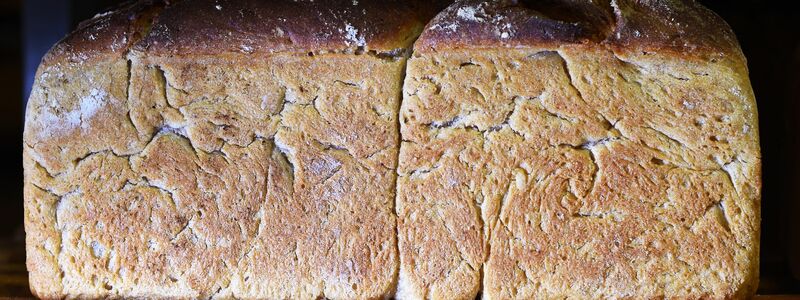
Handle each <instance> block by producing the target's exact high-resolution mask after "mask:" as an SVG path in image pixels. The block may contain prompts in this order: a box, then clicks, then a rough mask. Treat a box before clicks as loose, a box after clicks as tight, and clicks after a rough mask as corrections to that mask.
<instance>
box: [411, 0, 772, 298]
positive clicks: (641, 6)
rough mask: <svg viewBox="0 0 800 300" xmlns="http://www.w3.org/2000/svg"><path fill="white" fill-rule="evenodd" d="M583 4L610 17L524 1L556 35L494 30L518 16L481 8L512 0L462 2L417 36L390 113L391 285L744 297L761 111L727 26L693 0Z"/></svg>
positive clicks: (750, 288)
mask: <svg viewBox="0 0 800 300" xmlns="http://www.w3.org/2000/svg"><path fill="white" fill-rule="evenodd" d="M523 2H524V1H523ZM557 2H559V3H562V4H567V3H570V2H572V1H557ZM498 3H506V4H508V3H511V4H513V5H511V8H503V9H498V7H501V6H500V4H498ZM584 3H587V2H584ZM514 5H516V6H514ZM592 5H594V6H595V7H596V8H597V9H598V10H597V14H586V13H584V14H578V15H580V16H583V17H586V16H592V15H595V16H602V15H603V12H604V11H608V12H609V13H612V12H613V13H614V17H613V22H611V23H607V24H606V23H603V22H600V23H596V21H597V20H603V19H602V18H599V19H593V20H595V21H594V22H593V21H588V22H580V21H578V22H573V23H570V24H572V25H574V26H579V27H571V26H569V25H564V24H561V23H558V22H556V21H552V19H558V18H556V17H554V16H555V15H556V14H554V13H553V12H552V11H551V12H550V13H549V14H548V15H549V16H551V18H549V19H544V17H541V16H540V15H537V13H536V12H535V10H536V9H540V8H534V7H530V6H528V7H527V8H526V9H529V10H528V15H529V16H530V18H539V19H540V20H538V21H539V22H551V25H552V26H550V27H547V26H545V27H544V28H554V30H555V31H556V32H554V33H548V34H544V33H541V32H536V31H534V30H527V31H524V30H523V33H525V34H528V36H526V35H524V34H523V35H520V36H521V37H522V38H517V39H515V37H514V36H512V35H510V34H509V35H505V37H506V38H507V39H505V40H504V39H503V38H502V37H503V36H504V35H503V34H502V31H499V30H498V29H497V28H524V27H514V25H515V24H512V25H508V26H497V24H501V23H498V22H496V21H495V20H503V19H507V18H509V17H508V16H510V15H513V11H514V10H515V9H516V10H519V9H522V8H521V7H523V6H524V5H523V4H521V3H517V2H512V1H509V2H491V3H489V4H485V3H479V2H477V1H474V2H473V1H462V2H459V3H456V4H454V5H453V6H451V7H450V8H448V10H446V11H445V12H443V13H442V15H440V16H439V17H437V18H436V19H435V20H434V21H433V22H432V24H431V25H429V26H428V28H427V29H426V31H424V32H423V33H422V35H421V39H420V41H419V42H418V43H417V46H416V48H415V49H416V50H417V53H415V55H414V56H413V58H412V59H411V60H410V61H409V67H408V72H407V77H406V82H405V84H406V85H405V87H404V93H405V97H404V101H403V106H402V107H401V111H400V114H401V118H400V119H401V134H402V137H403V140H404V143H402V145H401V150H400V160H399V167H398V174H399V179H398V187H397V189H398V200H397V201H398V203H397V207H398V234H399V237H398V239H399V241H400V243H399V245H400V257H401V267H400V270H401V271H400V272H401V274H400V276H401V277H400V283H399V285H400V286H401V287H403V289H402V292H403V294H402V296H405V297H408V298H471V297H474V295H475V290H476V289H477V288H479V287H480V288H481V289H482V292H483V295H482V297H485V298H487V299H496V298H497V299H505V298H553V297H568V298H614V297H641V298H663V297H666V298H672V297H676V298H706V297H707V298H743V297H747V296H750V295H752V294H753V293H754V292H755V288H756V286H757V285H758V253H759V245H758V236H759V219H760V212H759V211H760V188H761V178H760V176H761V171H760V166H761V157H760V150H759V144H758V130H757V124H758V120H757V113H756V104H755V99H754V96H753V93H752V89H751V88H750V83H749V81H748V79H747V67H746V65H745V61H744V59H743V57H742V55H741V52H740V51H739V48H738V45H737V43H736V41H735V39H734V38H733V35H732V34H731V32H730V29H729V28H728V27H727V25H726V24H725V23H724V22H723V21H721V20H720V19H719V18H718V17H716V16H715V15H713V13H711V12H709V11H708V10H706V9H705V8H702V7H701V6H699V5H698V4H696V3H694V2H693V1H622V0H621V1H611V2H610V3H605V4H603V3H600V2H599V1H597V2H596V3H595V4H592ZM575 7H577V6H573V7H572V8H573V9H574V8H575ZM585 7H591V6H585ZM580 11H584V12H585V11H587V10H580ZM589 11H592V10H591V9H589ZM459 18H460V19H459ZM573 18H575V15H573ZM543 20H544V21H543ZM584 20H592V19H591V18H584ZM526 22H528V21H523V22H522V24H529V23H526ZM699 22H709V23H708V24H703V25H700V24H699ZM694 23H698V27H697V28H699V29H694V28H691V27H692V24H694ZM454 24H455V25H454ZM603 26H607V27H606V29H603V28H604V27H603ZM462 27H464V28H469V29H465V30H466V31H465V32H460V29H459V28H462ZM444 28H456V29H458V30H455V33H453V34H448V33H446V32H445V34H442V31H443V29H444ZM536 28H543V27H541V26H540V27H535V28H534V29H536ZM574 28H585V29H584V31H583V32H592V31H591V30H590V29H591V28H596V29H597V30H595V31H594V32H597V33H600V35H599V36H598V35H592V34H584V35H580V34H576V32H580V31H576V30H574ZM469 30H474V31H477V32H478V34H476V35H471V34H470V33H469ZM518 32H519V31H518ZM487 33H489V34H487ZM453 224H459V225H460V227H458V226H453ZM480 275H482V282H480V283H476V282H475V280H474V279H475V278H477V277H478V276H480Z"/></svg>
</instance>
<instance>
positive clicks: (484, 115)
mask: <svg viewBox="0 0 800 300" xmlns="http://www.w3.org/2000/svg"><path fill="white" fill-rule="evenodd" d="M192 2H194V3H192ZM434 2H435V1H434ZM545 2H547V3H549V4H548V5H541V4H537V3H539V2H536V1H520V2H517V1H496V2H486V3H484V2H479V1H459V2H457V3H455V4H452V5H450V6H449V7H448V8H446V9H444V10H442V12H441V13H440V14H439V16H437V17H436V18H433V21H431V22H430V23H429V24H428V25H427V26H423V24H424V23H425V22H427V18H430V17H431V16H432V14H434V13H435V12H438V11H439V9H438V8H437V4H430V3H427V4H421V3H422V1H420V2H416V1H411V2H407V3H404V2H403V1H398V2H394V1H389V2H380V3H379V2H375V1H365V0H359V1H353V0H347V1H338V2H335V3H334V2H331V3H328V4H324V5H323V4H320V3H317V2H316V1H299V2H295V1H285V3H284V2H280V3H279V2H275V3H276V4H275V6H274V12H272V11H271V10H269V9H268V8H269V7H270V6H268V5H267V6H265V5H264V3H263V2H259V1H254V0H253V1H250V0H242V1H203V0H198V1H191V0H186V1H178V2H173V3H171V4H168V3H162V2H159V1H139V2H136V3H132V4H127V5H126V6H122V7H119V8H117V9H115V10H114V11H112V12H110V13H105V14H100V15H98V16H96V17H95V18H94V19H92V20H90V21H87V22H84V23H82V25H81V27H80V28H79V29H78V30H77V31H76V32H74V33H73V34H71V35H70V36H68V37H67V38H65V39H64V40H63V41H61V42H60V43H59V44H57V45H56V46H54V48H53V50H51V52H50V53H49V54H48V56H47V57H46V58H45V59H44V60H43V63H42V65H41V66H40V68H39V71H38V73H37V78H36V83H35V86H34V89H33V91H32V93H31V98H30V100H29V102H28V108H27V114H26V123H25V132H24V149H23V163H24V169H25V183H24V192H25V230H26V244H27V256H28V257H27V265H28V270H29V273H30V284H31V289H32V291H33V292H34V293H35V294H36V295H37V296H38V297H41V298H64V297H69V298H98V297H112V298H117V297H126V298H140V297H141V298H150V297H156V298H247V299H257V298H258V299H288V298H292V299H320V298H329V299H376V298H392V297H394V298H399V299H474V298H475V297H476V296H478V295H480V296H481V297H483V298H487V299H510V298H517V299H531V298H579V299H584V298H626V297H633V298H661V297H666V298H740V297H746V296H748V295H751V294H752V293H753V292H754V291H755V288H756V286H757V278H758V235H759V218H760V212H759V208H760V188H761V178H760V165H761V162H760V160H761V158H760V151H759V146H758V124H757V113H756V106H755V100H754V97H753V93H752V90H751V88H750V83H749V81H748V77H747V69H746V66H745V63H744V59H743V56H742V55H741V52H740V51H739V50H738V45H736V42H735V40H732V42H731V40H730V39H727V38H726V37H725V36H724V35H725V34H726V32H729V29H727V25H725V24H724V22H723V23H721V24H713V25H710V26H712V27H708V28H706V29H704V30H706V31H707V32H706V33H705V34H703V33H701V32H699V31H696V30H691V29H687V28H688V27H687V28H684V29H680V28H683V27H680V26H677V27H676V25H671V24H672V23H670V22H674V23H682V24H692V23H691V22H690V21H687V20H683V19H679V20H677V21H669V22H667V21H664V22H661V21H658V20H662V21H663V20H666V19H668V18H670V17H673V15H672V14H667V13H664V12H663V10H664V9H667V10H670V11H676V12H684V13H681V14H677V13H675V15H685V12H689V13H690V14H694V15H696V16H705V15H706V14H710V15H712V16H713V17H715V18H718V17H716V16H715V15H713V13H710V12H707V11H706V10H704V8H702V7H699V6H698V5H696V4H694V2H692V1H689V0H669V1H649V2H648V1H644V2H642V3H644V4H641V3H639V2H634V1H630V2H626V1H621V0H620V1H616V0H615V1H611V3H606V2H604V1H593V2H592V1H587V2H586V3H583V2H581V3H573V2H574V1H566V0H563V1H545ZM551 2H552V3H551ZM651 2H652V3H651ZM176 3H177V4H176ZM259 3H261V4H259ZM543 3H544V2H543ZM189 4H195V5H189ZM267 4H268V3H267ZM550 4H552V5H555V4H560V6H558V5H557V7H567V8H571V9H570V10H568V11H567V12H564V11H562V10H558V9H548V7H551V5H550ZM565 4H567V5H565ZM321 5H322V6H325V7H327V8H329V9H330V10H331V11H327V10H318V9H317V8H319V7H321ZM498 7H500V8H498ZM312 8H314V9H312ZM501 8H502V9H501ZM338 9H340V10H343V11H344V12H343V13H341V14H336V13H335V11H336V10H338ZM293 10H294V11H297V14H299V17H297V18H296V19H294V20H291V14H290V13H289V12H291V11H293ZM311 12H313V13H314V14H316V13H319V14H321V15H320V16H316V17H315V16H312V15H311ZM390 12H394V13H392V15H391V16H388V17H387V16H386V14H389V13H390ZM270 13H272V15H270ZM215 14H219V15H215ZM364 14H366V15H367V16H368V17H361V16H362V15H364ZM189 16H193V17H191V18H190V17H189ZM203 16H206V17H207V18H205V17H204V18H203V19H207V20H209V22H207V23H208V24H205V25H203V24H200V23H199V22H197V21H196V20H197V19H198V18H200V17H203ZM643 16H648V17H649V19H648V18H645V17H643ZM273 17H274V20H273V19H272V18H273ZM287 18H288V19H290V20H285V19H287ZM314 18H318V19H319V20H320V22H321V23H324V24H321V25H318V26H320V27H319V30H318V31H314V30H313V28H305V29H303V28H300V27H296V26H283V25H280V24H283V23H281V22H289V23H291V24H294V25H298V24H299V25H302V24H306V25H308V24H312V22H310V21H308V20H311V19H314ZM282 19H284V20H282ZM650 19H655V20H657V21H649V20H650ZM190 20H194V21H190ZM381 20H383V21H381ZM526 20H527V21H526ZM307 21H308V22H307ZM334 21H335V24H334ZM687 22H688V23H687ZM562 23H563V24H567V25H563V24H562ZM214 24H217V25H220V24H222V25H224V26H222V25H220V26H217V25H214ZM481 24H483V25H481ZM486 24H488V25H486ZM637 24H638V25H637ZM562 25H563V26H562ZM537 26H538V27H537ZM543 26H544V27H543ZM548 26H549V27H548ZM334 27H335V28H334ZM423 27H424V28H425V29H424V30H423ZM337 28H338V29H337ZM531 28H547V29H546V30H540V31H538V32H537V31H533V30H531ZM632 28H635V29H632ZM675 28H678V29H675ZM670 30H673V31H670ZM675 30H678V31H675ZM680 30H684V31H680ZM420 31H422V32H421V36H420V39H419V40H418V41H417V42H416V44H415V45H414V49H415V51H414V52H413V53H412V51H410V50H411V48H412V42H413V41H414V38H415V37H416V36H417V35H419V34H420ZM225 32H228V33H227V34H226V33H225ZM259 32H261V33H263V34H261V35H258V33H259ZM315 32H316V33H315ZM326 32H327V34H328V35H327V36H324V35H325V34H326ZM470 32H472V33H474V34H472V35H470V34H468V33H470ZM548 32H549V33H548ZM634 32H639V33H638V35H637V34H634ZM675 32H677V33H675ZM681 32H683V33H681ZM720 32H722V33H720ZM543 33H547V35H543ZM717 33H719V34H717ZM320 34H322V35H320ZM662 34H664V35H662ZM707 35H714V36H715V37H713V38H711V39H713V40H709V39H708V38H706V37H705V36H707ZM665 36H669V37H670V38H669V40H667V38H666V37H665ZM226 37H227V38H226ZM226 41H228V42H230V43H228V44H226V43H225V42H226ZM231 41H232V42H231ZM193 43H194V44H195V45H196V47H194V48H193V47H192V46H191V45H193ZM315 45H316V46H315ZM682 47H690V48H692V49H694V50H696V51H694V52H693V53H691V54H681V53H683V52H681V51H683V50H680V49H683V48H682ZM676 49H677V50H676ZM678 50H680V51H678ZM408 57H410V58H408Z"/></svg>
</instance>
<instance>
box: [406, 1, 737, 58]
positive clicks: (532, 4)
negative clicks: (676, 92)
mask: <svg viewBox="0 0 800 300" xmlns="http://www.w3.org/2000/svg"><path fill="white" fill-rule="evenodd" d="M592 42H595V43H596V42H600V43H604V44H607V45H610V46H611V47H613V48H616V49H621V50H625V51H630V50H654V51H655V50H668V51H669V50H671V51H678V52H682V53H689V54H696V53H693V51H701V52H704V53H705V54H707V53H708V52H711V53H721V54H739V53H740V52H741V51H740V50H739V46H738V43H737V41H736V37H735V35H734V34H733V32H732V31H731V29H730V27H729V26H728V25H727V23H725V21H723V20H722V19H721V18H720V17H719V16H717V15H716V14H714V13H713V12H712V11H710V10H708V9H706V8H705V7H703V6H702V5H700V4H697V3H695V1H694V0H660V1H657V0H612V1H610V2H608V1H602V0H582V1H581V0H546V1H532V0H529V1H524V0H523V1H519V0H499V1H479V0H466V1H458V2H456V3H454V4H453V5H451V6H450V7H448V8H447V9H445V10H444V11H442V12H441V13H440V14H439V15H438V16H437V17H436V18H434V19H433V21H431V23H430V24H429V26H428V27H427V28H426V29H425V31H424V32H423V33H422V35H421V36H420V38H419V41H418V42H417V44H416V47H415V51H420V52H428V51H436V50H443V49H462V48H482V47H495V46H506V47H549V46H557V45H562V44H570V43H572V44H579V43H592Z"/></svg>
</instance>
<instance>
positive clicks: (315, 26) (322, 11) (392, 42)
mask: <svg viewBox="0 0 800 300" xmlns="http://www.w3.org/2000/svg"><path fill="white" fill-rule="evenodd" d="M439 2H441V1H439ZM436 3H437V1H430V2H429V4H422V1H399V0H389V1H352V0H335V1H258V0H243V1H227V2H220V1H214V0H198V1H183V2H180V3H177V4H175V5H172V6H170V7H169V8H167V9H166V10H164V11H163V12H162V13H161V14H160V16H159V17H158V19H157V20H156V22H155V23H154V24H153V30H152V32H151V34H149V35H148V36H147V37H146V38H145V39H144V40H143V41H142V42H141V43H140V44H139V45H137V50H139V51H144V52H148V53H152V54H154V55H191V54H220V53H237V52H238V53H247V54H253V53H262V54H263V53H274V52H320V51H329V52H343V51H350V52H354V51H356V50H358V51H369V50H374V51H377V52H390V51H396V50H402V49H404V48H406V47H407V45H409V44H410V42H411V41H412V40H413V39H414V38H415V37H416V35H417V33H418V32H419V31H421V29H422V25H423V24H424V22H425V20H427V18H429V17H430V16H431V15H432V13H433V12H434V10H433V9H432V8H433V7H436V6H437V4H436ZM198 20H202V22H201V21H198Z"/></svg>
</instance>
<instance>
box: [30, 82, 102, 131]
mask: <svg viewBox="0 0 800 300" xmlns="http://www.w3.org/2000/svg"><path fill="white" fill-rule="evenodd" d="M107 103H108V94H107V93H106V91H104V90H101V89H96V88H94V89H92V90H90V91H89V94H87V95H86V96H83V97H81V98H80V101H79V103H78V107H76V108H75V109H73V110H71V111H68V112H66V113H59V112H58V109H59V108H60V107H58V104H56V103H51V104H50V107H47V108H43V111H42V115H41V116H40V117H39V118H40V119H39V121H40V125H41V127H42V131H40V132H39V136H40V137H47V136H50V135H52V134H61V133H64V132H68V131H71V130H73V129H75V128H77V127H79V126H80V127H81V128H84V129H85V128H88V124H87V121H88V120H89V119H91V118H92V117H94V115H96V114H97V112H98V111H99V110H100V109H101V108H102V107H103V106H105V105H106V104H107Z"/></svg>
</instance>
